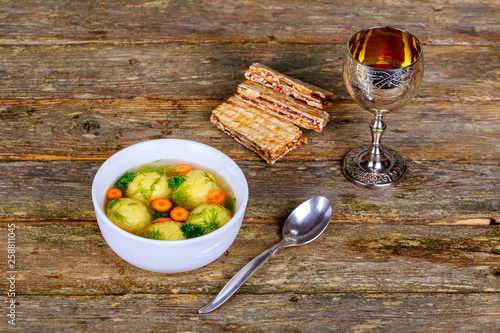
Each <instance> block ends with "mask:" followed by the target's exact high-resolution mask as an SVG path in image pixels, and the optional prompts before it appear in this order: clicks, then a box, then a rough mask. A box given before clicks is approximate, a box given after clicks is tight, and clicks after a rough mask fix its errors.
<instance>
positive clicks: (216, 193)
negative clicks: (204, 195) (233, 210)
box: [208, 190, 226, 206]
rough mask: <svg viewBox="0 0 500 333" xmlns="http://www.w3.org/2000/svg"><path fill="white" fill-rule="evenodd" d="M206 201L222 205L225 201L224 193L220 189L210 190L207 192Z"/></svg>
mask: <svg viewBox="0 0 500 333" xmlns="http://www.w3.org/2000/svg"><path fill="white" fill-rule="evenodd" d="M208 202H211V203H213V204H217V205H221V206H222V205H223V204H225V203H226V195H225V194H224V192H222V191H221V190H212V191H210V192H208Z"/></svg>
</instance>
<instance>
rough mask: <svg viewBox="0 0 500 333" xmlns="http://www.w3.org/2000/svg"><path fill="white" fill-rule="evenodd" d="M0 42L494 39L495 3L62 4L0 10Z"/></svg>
mask: <svg viewBox="0 0 500 333" xmlns="http://www.w3.org/2000/svg"><path fill="white" fill-rule="evenodd" d="M3 8H4V10H3V16H2V24H1V25H0V36H2V38H1V39H0V42H2V43H4V44H12V43H24V44H28V43H38V44H47V43H71V44H74V43H89V42H93V43H99V42H108V41H111V42H113V43H123V42H135V43H137V42H142V43H152V42H161V43H166V42H188V43H199V42H207V41H209V42H222V43H224V42H234V41H244V42H255V41H258V42H292V43H296V42H299V43H322V42H325V41H327V42H329V43H330V42H331V43H345V42H346V41H347V39H348V38H349V37H350V36H351V35H352V34H353V33H354V32H356V31H358V30H360V29H361V28H364V27H369V26H377V25H387V24H390V25H393V26H397V27H404V28H406V29H407V30H409V31H411V32H413V33H415V34H416V35H417V36H419V38H420V39H421V41H422V42H424V43H426V44H445V45H446V44H460V45H464V44H466V45H478V44H479V45H484V44H496V45H498V41H499V38H498V37H499V30H498V13H499V11H500V6H499V5H498V3H497V2H495V1H457V0H453V1H434V2H432V3H428V2H427V1H384V0H375V1H370V3H369V4H366V3H364V2H362V1H359V2H350V3H346V2H345V1H340V0H333V1H300V2H297V1H293V0H287V1H279V0H272V1H266V2H259V3H258V4H256V3H255V2H253V1H248V0H239V1H232V2H231V3H227V2H225V1H222V0H216V1H174V0H165V1H147V0H134V1H109V0H106V1H99V2H93V1H68V0H48V1H41V0H28V1H22V2H9V3H8V4H7V3H6V4H4V6H3Z"/></svg>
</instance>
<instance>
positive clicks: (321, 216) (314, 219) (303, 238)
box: [283, 197, 332, 245]
mask: <svg viewBox="0 0 500 333" xmlns="http://www.w3.org/2000/svg"><path fill="white" fill-rule="evenodd" d="M331 216H332V206H331V204H330V201H329V200H328V199H327V198H323V197H316V198H312V199H309V200H307V201H305V202H303V203H302V204H301V205H300V206H298V207H297V208H295V210H294V211H293V212H292V213H291V214H290V216H288V218H287V219H286V221H285V224H284V225H283V240H284V241H285V242H287V243H294V244H295V245H303V244H307V243H310V242H312V241H313V240H315V239H316V238H318V237H319V236H320V235H321V234H322V233H323V231H324V230H325V229H326V227H327V226H328V223H329V222H330V218H331Z"/></svg>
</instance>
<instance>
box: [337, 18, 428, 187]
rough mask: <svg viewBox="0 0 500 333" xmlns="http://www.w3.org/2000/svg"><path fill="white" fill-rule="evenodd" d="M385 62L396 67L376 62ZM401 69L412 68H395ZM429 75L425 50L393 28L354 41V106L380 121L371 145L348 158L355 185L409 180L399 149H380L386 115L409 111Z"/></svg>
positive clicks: (348, 75) (349, 84)
mask: <svg viewBox="0 0 500 333" xmlns="http://www.w3.org/2000/svg"><path fill="white" fill-rule="evenodd" d="M351 41H352V42H353V43H352V44H351ZM350 46H352V48H350ZM350 50H352V51H353V54H355V55H356V57H357V58H354V56H353V55H352V54H351V53H350ZM380 59H383V61H385V59H390V60H391V61H392V64H391V63H388V65H390V66H391V67H389V69H384V67H380V66H378V67H377V66H375V64H377V65H384V62H383V61H382V62H380V63H377V62H372V61H373V60H376V61H378V60H380ZM411 61H413V62H411ZM362 62H363V63H362ZM364 63H370V64H372V66H369V65H365V64H364ZM386 64H387V63H386ZM395 64H398V65H401V66H403V64H408V65H405V66H404V67H400V68H395V67H397V66H396V65H395ZM393 67H394V68H393ZM423 73H424V64H423V54H422V48H421V45H420V42H419V41H418V39H416V37H414V36H413V35H411V34H410V33H407V32H404V31H402V30H399V29H396V28H392V27H374V28H368V29H363V30H361V31H359V32H358V33H356V34H354V35H353V36H352V37H351V39H350V40H349V42H348V43H347V52H346V55H345V61H344V72H343V75H344V82H345V85H346V88H347V91H348V92H349V95H351V97H352V98H353V99H354V101H356V102H357V103H358V104H359V105H360V106H361V107H362V108H364V109H366V110H367V111H369V112H371V113H373V114H374V115H375V119H374V121H372V123H371V124H370V130H371V132H372V144H371V146H363V147H358V148H355V149H353V150H352V151H351V152H349V153H348V154H347V156H346V157H345V159H344V162H343V165H342V171H343V172H344V175H345V177H346V178H347V179H348V180H349V181H351V182H353V183H354V184H356V185H360V186H364V187H370V188H376V187H385V186H389V185H392V184H395V183H396V182H397V181H399V180H400V179H401V178H402V177H403V175H404V173H405V172H406V163H405V161H404V159H403V158H402V157H401V155H399V154H398V153H397V152H396V151H395V150H393V149H388V148H385V147H382V146H381V145H380V139H381V137H382V134H383V132H384V130H385V128H386V126H385V124H384V122H383V121H382V116H383V115H384V114H385V113H387V112H390V111H395V110H398V109H400V108H401V107H403V106H405V105H406V104H407V103H408V102H409V101H410V100H411V99H412V98H413V96H415V94H416V92H417V91H418V88H419V87H420V84H421V82H422V77H423Z"/></svg>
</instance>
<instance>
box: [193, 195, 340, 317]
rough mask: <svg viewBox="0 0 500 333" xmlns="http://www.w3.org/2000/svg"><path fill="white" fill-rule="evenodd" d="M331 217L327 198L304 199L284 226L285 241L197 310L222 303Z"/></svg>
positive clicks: (306, 240)
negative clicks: (277, 256) (288, 248)
mask: <svg viewBox="0 0 500 333" xmlns="http://www.w3.org/2000/svg"><path fill="white" fill-rule="evenodd" d="M331 217H332V205H331V204H330V201H329V200H328V199H327V198H323V197H316V198H312V199H309V200H307V201H305V202H303V203H302V204H301V205H300V206H298V207H297V208H295V209H294V211H293V212H292V213H291V214H290V216H288V218H287V219H286V221H285V224H284V225H283V240H282V241H281V242H279V243H278V244H276V245H274V246H273V247H272V248H270V249H268V250H266V251H264V252H262V253H261V254H259V255H258V256H257V257H255V258H254V259H253V260H252V261H250V262H249V263H248V264H246V265H245V266H244V267H243V268H242V269H241V270H240V271H239V272H238V273H236V275H235V276H233V277H232V279H231V280H229V282H228V283H227V284H226V285H225V286H224V288H222V290H221V291H220V292H219V294H218V295H217V296H216V297H215V298H214V299H213V301H212V302H210V303H209V304H207V305H206V306H204V307H203V308H201V309H199V310H198V312H199V313H208V312H211V311H213V310H215V309H217V308H218V307H219V306H221V305H222V304H223V303H224V302H225V301H227V300H228V299H229V298H230V297H231V296H232V295H233V294H234V293H235V292H236V291H237V290H238V289H239V288H240V287H241V286H242V285H243V283H245V282H246V280H248V278H249V277H250V276H251V275H252V274H253V273H254V272H255V271H256V270H257V269H259V268H260V267H261V266H262V265H263V264H264V263H265V262H266V261H267V259H269V258H270V257H271V256H273V255H274V254H275V253H276V251H278V250H279V249H280V248H283V247H290V246H299V245H304V244H307V243H310V242H312V241H313V240H315V239H316V238H318V237H319V235H321V234H322V233H323V231H324V230H325V229H326V227H327V226H328V223H329V222H330V218H331Z"/></svg>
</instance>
